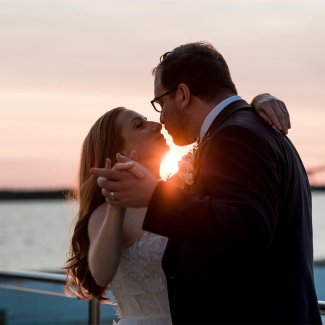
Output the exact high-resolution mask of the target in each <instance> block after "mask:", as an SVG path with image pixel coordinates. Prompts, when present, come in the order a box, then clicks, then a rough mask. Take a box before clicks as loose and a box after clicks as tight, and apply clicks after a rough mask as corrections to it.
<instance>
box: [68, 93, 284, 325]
mask: <svg viewBox="0 0 325 325" xmlns="http://www.w3.org/2000/svg"><path fill="white" fill-rule="evenodd" d="M257 99H258V100H257ZM274 100H275V98H274V97H272V96H270V95H259V96H258V97H256V98H255V99H254V101H253V102H254V105H255V109H256V110H257V112H258V114H259V115H260V116H261V117H263V118H264V119H265V120H266V121H268V122H269V123H270V124H277V125H278V124H279V123H278V122H279V121H278V118H277V114H279V113H278V112H277V110H276V108H273V106H272V104H271V102H273V103H274ZM281 114H282V113H281ZM270 120H271V121H270ZM285 120H286V121H289V118H288V115H287V116H286V117H285V119H284V121H285ZM283 123H285V122H283ZM282 126H284V129H286V128H288V124H287V125H286V124H283V125H282ZM161 129H162V126H161V124H159V123H156V122H152V121H147V120H146V118H144V117H143V116H142V115H140V114H138V113H136V112H135V111H132V110H128V109H126V108H123V107H118V108H115V109H112V110H111V111H108V112H107V113H105V114H104V115H103V116H101V117H100V118H99V119H98V120H97V121H96V122H95V124H94V125H93V126H92V128H91V129H90V131H89V133H88V135H87V136H86V138H85V140H84V142H83V145H82V151H81V159H80V168H79V184H78V187H77V190H76V198H77V200H78V202H79V210H78V213H77V215H76V221H75V227H74V232H73V236H72V239H71V247H70V251H69V259H68V261H67V263H66V265H65V267H64V269H65V270H66V273H67V281H66V293H67V294H75V295H77V296H78V297H79V298H81V299H93V298H97V299H98V300H99V301H101V302H109V299H108V298H107V296H106V295H105V291H106V290H108V289H110V290H111V291H112V293H113V295H114V296H115V298H116V303H117V314H118V317H119V319H120V320H119V321H118V324H119V325H121V324H122V325H131V324H132V325H134V324H136V325H146V324H148V325H149V324H156V325H170V324H172V321H171V317H170V312H169V304H168V296H167V286H166V280H165V275H164V273H163V270H162V268H161V259H162V256H163V253H164V250H165V246H166V244H167V238H165V237H161V236H159V235H156V234H153V233H148V232H145V231H143V230H142V222H143V219H144V216H145V212H146V209H145V208H138V209H137V208H127V209H122V208H118V207H112V206H108V204H107V203H106V202H105V199H104V197H103V196H102V194H101V189H100V187H98V186H97V183H96V177H95V176H92V175H91V174H90V172H89V171H90V169H91V168H92V167H103V166H105V162H106V166H107V167H108V168H109V167H110V165H111V164H112V165H113V166H114V165H115V164H116V154H117V153H122V154H123V155H125V156H128V157H129V156H130V155H131V156H132V155H133V157H132V158H133V159H134V160H135V159H136V160H138V161H139V162H141V164H143V165H144V166H145V167H147V168H148V169H149V170H150V171H151V172H152V173H154V174H155V175H157V176H158V175H159V168H160V163H161V161H162V159H163V157H164V156H165V154H166V153H167V152H168V150H169V147H168V145H167V144H166V140H165V138H164V136H163V135H162V134H161ZM135 151H136V156H135V155H134V154H135ZM107 157H110V158H111V160H109V159H106V158H107ZM118 165H119V164H116V165H115V168H118ZM176 178H177V177H176ZM173 179H175V178H173Z"/></svg>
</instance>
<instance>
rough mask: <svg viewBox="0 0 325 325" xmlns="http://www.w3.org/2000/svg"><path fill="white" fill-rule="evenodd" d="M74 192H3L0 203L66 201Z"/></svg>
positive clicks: (0, 193) (0, 192) (0, 195)
mask: <svg viewBox="0 0 325 325" xmlns="http://www.w3.org/2000/svg"><path fill="white" fill-rule="evenodd" d="M71 193H72V190H70V189H61V190H35V191H33V190H21V191H18V190H17V191H16V190H12V191H11V190H5V191H4V190H2V191H0V201H5V200H65V199H67V198H68V197H70V196H71Z"/></svg>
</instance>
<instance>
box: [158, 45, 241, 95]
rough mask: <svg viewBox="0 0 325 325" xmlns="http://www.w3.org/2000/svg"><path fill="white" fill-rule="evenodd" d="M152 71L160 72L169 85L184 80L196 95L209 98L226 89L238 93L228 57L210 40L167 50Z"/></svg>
mask: <svg viewBox="0 0 325 325" xmlns="http://www.w3.org/2000/svg"><path fill="white" fill-rule="evenodd" d="M152 73H153V75H156V74H157V73H159V75H160V78H161V82H162V84H163V85H164V87H166V89H169V90H170V89H174V88H177V86H178V85H179V84H180V83H184V84H186V85H187V86H188V87H189V89H190V90H191V93H192V94H193V95H195V96H197V97H200V98H202V99H203V100H206V101H210V100H213V99H215V98H216V97H218V95H220V94H221V93H222V94H223V93H225V92H226V93H232V94H237V90H236V86H235V84H234V83H233V81H232V79H231V76H230V71H229V68H228V65H227V63H226V61H225V59H224V58H223V56H222V55H221V54H220V53H219V52H218V51H217V50H216V49H215V48H214V47H213V45H212V44H210V43H207V42H196V43H189V44H184V45H181V46H179V47H176V48H175V49H174V50H173V51H171V52H166V53H165V54H164V55H162V56H161V57H160V63H159V64H158V65H157V66H156V67H155V68H154V69H153V71H152Z"/></svg>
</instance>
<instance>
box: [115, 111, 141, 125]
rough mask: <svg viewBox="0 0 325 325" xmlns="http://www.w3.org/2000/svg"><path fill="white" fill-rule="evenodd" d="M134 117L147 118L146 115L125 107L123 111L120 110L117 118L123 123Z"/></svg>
mask: <svg viewBox="0 0 325 325" xmlns="http://www.w3.org/2000/svg"><path fill="white" fill-rule="evenodd" d="M135 118H141V119H145V120H146V119H147V118H146V117H144V116H143V115H141V114H140V113H138V112H135V111H132V110H130V109H126V110H125V111H123V112H121V113H120V115H119V120H120V122H122V123H125V122H127V121H131V120H133V119H135Z"/></svg>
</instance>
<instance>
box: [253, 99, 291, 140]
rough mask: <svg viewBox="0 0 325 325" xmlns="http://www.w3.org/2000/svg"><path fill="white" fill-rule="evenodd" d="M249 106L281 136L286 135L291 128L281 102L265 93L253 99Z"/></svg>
mask: <svg viewBox="0 0 325 325" xmlns="http://www.w3.org/2000/svg"><path fill="white" fill-rule="evenodd" d="M251 105H252V106H254V108H255V110H256V112H257V114H258V115H259V116H260V117H261V118H262V119H263V120H265V121H266V122H267V123H269V124H270V125H271V126H274V127H275V128H277V129H278V130H279V131H281V132H282V133H283V134H287V133H288V129H290V128H291V123H290V116H289V112H288V110H287V108H286V105H285V104H284V102H283V101H281V100H279V99H278V98H276V97H274V96H272V95H270V94H267V93H265V94H261V95H257V96H256V97H254V98H253V100H252V103H251Z"/></svg>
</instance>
